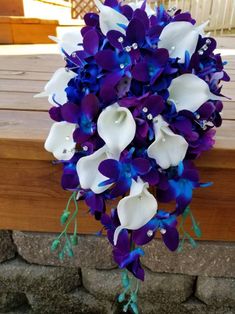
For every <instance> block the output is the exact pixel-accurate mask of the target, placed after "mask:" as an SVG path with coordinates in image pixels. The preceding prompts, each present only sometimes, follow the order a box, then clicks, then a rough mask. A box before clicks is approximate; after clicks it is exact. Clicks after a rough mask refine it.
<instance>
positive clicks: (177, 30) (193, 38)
mask: <svg viewBox="0 0 235 314" xmlns="http://www.w3.org/2000/svg"><path fill="white" fill-rule="evenodd" d="M205 26H206V24H202V25H201V26H198V27H197V26H194V25H193V24H191V23H190V22H183V21H179V22H172V23H169V24H168V25H166V26H165V27H164V29H163V31H162V33H161V35H160V41H159V43H158V47H159V48H165V49H167V50H168V51H169V55H170V57H171V58H180V60H179V62H180V63H184V62H185V52H186V51H188V53H189V54H190V56H192V54H193V53H194V52H195V50H196V47H197V43H198V37H199V34H201V33H202V31H203V27H205Z"/></svg>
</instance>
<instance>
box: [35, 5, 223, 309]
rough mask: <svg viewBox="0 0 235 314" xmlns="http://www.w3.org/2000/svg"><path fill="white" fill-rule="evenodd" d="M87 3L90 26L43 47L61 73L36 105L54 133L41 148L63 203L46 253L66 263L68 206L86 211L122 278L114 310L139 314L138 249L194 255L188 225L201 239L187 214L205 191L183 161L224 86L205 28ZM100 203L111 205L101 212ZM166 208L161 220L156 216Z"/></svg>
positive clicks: (215, 118)
mask: <svg viewBox="0 0 235 314" xmlns="http://www.w3.org/2000/svg"><path fill="white" fill-rule="evenodd" d="M95 3H96V6H97V8H98V10H99V14H96V13H88V14H86V15H85V17H84V20H85V26H84V27H83V28H82V30H81V33H80V31H73V32H68V33H66V34H64V36H63V37H62V38H61V39H57V38H52V39H54V40H56V41H57V42H58V45H59V48H60V51H61V54H62V55H63V57H64V60H65V67H64V68H61V69H59V70H57V71H56V72H55V74H54V75H53V77H52V79H51V80H50V81H49V82H48V83H47V85H46V86H45V90H44V92H42V93H41V94H40V96H48V99H49V102H50V103H51V104H52V107H51V109H50V111H49V113H50V116H51V118H52V119H53V120H54V121H55V123H54V124H53V125H52V128H51V130H50V133H49V136H48V138H47V140H46V143H45V148H46V150H48V151H49V152H52V153H53V155H54V157H55V158H56V159H57V160H58V161H57V163H62V164H63V174H62V181H61V184H62V187H63V189H65V190H68V191H71V197H70V198H69V201H68V204H67V206H66V209H65V210H64V211H63V213H62V216H61V223H62V225H64V226H65V229H64V231H63V232H62V233H61V234H60V235H59V236H58V238H56V239H55V241H54V242H53V244H52V250H58V252H59V256H60V257H61V258H63V256H64V255H65V254H68V255H69V256H72V255H73V246H74V245H76V243H77V221H76V215H77V212H78V204H79V201H80V200H83V201H85V203H86V204H87V207H88V208H89V211H90V213H91V215H92V216H94V218H95V219H96V220H100V222H101V224H102V225H103V227H104V229H105V230H106V234H107V237H108V239H109V242H110V243H111V245H112V246H113V257H114V260H115V262H116V263H117V264H118V266H119V267H120V268H121V269H124V271H123V274H122V285H123V292H122V293H121V294H120V295H119V301H120V302H125V301H126V303H125V305H124V311H127V310H128V308H129V307H130V308H131V309H132V311H133V312H134V313H138V307H137V291H138V280H139V279H140V280H144V269H143V268H142V266H141V258H142V256H143V255H144V250H143V248H142V246H143V245H145V244H147V243H148V242H149V241H151V240H152V239H153V238H154V237H155V235H156V234H157V233H159V234H160V235H161V237H162V240H163V242H164V243H165V245H166V246H167V247H168V248H169V249H170V250H171V251H175V250H177V249H179V250H181V249H182V246H183V243H184V241H185V240H186V239H187V240H189V241H190V243H191V244H192V245H193V246H195V241H194V239H193V237H192V236H191V235H190V234H189V233H188V232H186V231H185V229H184V221H185V219H186V218H187V217H188V218H190V219H191V221H192V230H193V232H194V234H195V236H196V237H200V235H201V231H200V228H199V225H198V223H197V222H196V220H195V218H194V217H193V214H192V212H191V211H190V208H189V204H190V202H191V200H192V196H193V190H194V189H196V188H199V187H202V186H207V185H209V184H206V183H205V184H202V183H200V181H199V176H198V171H197V169H196V168H195V166H194V163H193V160H194V159H196V158H198V157H199V156H200V155H201V154H202V153H203V152H204V151H207V150H209V149H210V148H211V147H212V146H213V144H214V135H215V131H214V127H219V126H220V125H221V122H222V120H221V116H220V112H221V110H222V108H223V105H222V102H221V99H222V95H221V85H220V82H221V81H228V80H229V77H228V75H227V74H226V72H225V71H224V69H223V65H224V63H223V62H222V60H221V56H220V55H219V54H216V53H215V52H214V50H215V48H216V41H215V40H214V39H213V38H211V37H209V35H208V36H207V35H206V34H205V33H204V28H205V26H206V25H207V22H206V23H204V24H202V25H196V21H195V20H194V19H193V18H192V17H191V15H190V13H188V12H186V13H182V12H181V10H176V9H175V8H172V9H170V10H165V9H164V7H163V6H159V7H156V8H155V9H154V10H153V9H152V8H151V7H150V6H149V5H148V4H147V3H146V1H140V2H137V3H129V4H125V3H123V2H118V1H117V0H106V1H105V2H104V3H101V2H100V1H99V0H95ZM108 200H116V207H115V208H113V209H112V210H111V211H108V210H106V202H107V201H108ZM170 201H173V203H172V204H173V205H172V206H173V207H172V210H171V211H170V212H169V211H166V210H164V209H162V208H161V209H159V208H158V202H161V203H164V202H170ZM71 204H74V208H75V210H74V211H72V210H71ZM180 216H182V217H181V222H180V224H179V223H178V222H177V220H178V217H180ZM72 222H73V223H74V226H75V227H74V234H72V235H71V236H68V235H67V232H66V231H67V229H68V226H69V225H70V224H71V223H72ZM179 233H180V234H181V237H182V240H181V241H180V240H179V238H180V237H179ZM62 237H64V238H65V241H61V239H62ZM156 254H157V252H156ZM131 273H132V274H133V275H131ZM135 278H137V279H138V280H137V284H134V279H135Z"/></svg>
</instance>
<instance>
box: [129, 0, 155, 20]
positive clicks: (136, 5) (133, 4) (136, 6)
mask: <svg viewBox="0 0 235 314" xmlns="http://www.w3.org/2000/svg"><path fill="white" fill-rule="evenodd" d="M143 3H144V1H143V0H142V1H135V2H129V3H128V5H129V6H130V7H131V8H132V9H133V10H134V11H135V10H136V9H140V8H141V7H142V5H143ZM145 12H146V13H147V14H148V16H151V15H154V14H155V13H156V12H155V11H154V10H153V9H152V8H151V7H150V5H149V4H148V3H146V7H145Z"/></svg>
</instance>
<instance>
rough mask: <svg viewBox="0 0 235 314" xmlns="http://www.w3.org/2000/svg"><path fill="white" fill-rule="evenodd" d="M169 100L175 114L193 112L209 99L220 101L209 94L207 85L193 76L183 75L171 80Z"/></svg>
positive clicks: (219, 98) (217, 97) (215, 96)
mask: <svg viewBox="0 0 235 314" xmlns="http://www.w3.org/2000/svg"><path fill="white" fill-rule="evenodd" d="M168 90H169V93H170V96H169V99H170V100H172V101H173V102H174V104H175V107H176V110H177V112H179V111H180V110H189V111H191V112H195V111H196V110H197V109H198V108H199V107H201V105H202V104H204V103H205V102H206V101H208V100H209V99H211V100H221V99H222V97H219V96H217V95H214V94H212V93H211V91H210V89H209V86H208V84H207V83H206V82H205V81H204V80H202V79H200V78H199V77H198V76H196V75H194V74H183V75H181V76H179V77H177V78H175V79H174V80H172V82H171V85H170V87H169V89H168Z"/></svg>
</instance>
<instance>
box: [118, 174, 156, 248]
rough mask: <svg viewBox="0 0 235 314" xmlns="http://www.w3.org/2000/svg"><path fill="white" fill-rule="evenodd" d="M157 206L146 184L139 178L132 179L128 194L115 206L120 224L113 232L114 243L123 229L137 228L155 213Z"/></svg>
mask: <svg viewBox="0 0 235 314" xmlns="http://www.w3.org/2000/svg"><path fill="white" fill-rule="evenodd" d="M157 207H158V205H157V201H156V199H155V197H154V196H153V195H152V194H151V193H150V192H149V191H148V184H147V183H144V182H143V181H142V180H141V179H140V178H138V181H137V182H136V181H134V180H132V185H131V189H130V194H129V196H126V197H124V198H123V199H122V200H120V202H119V203H118V206H117V213H118V217H119V220H120V223H121V225H120V226H118V227H117V228H116V230H115V232H114V237H113V242H114V245H116V244H117V240H118V236H119V234H120V232H121V231H122V230H123V229H129V230H137V229H139V228H141V227H143V226H144V225H145V224H146V223H148V222H149V221H150V220H151V219H152V218H153V216H154V215H155V214H156V212H157Z"/></svg>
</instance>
